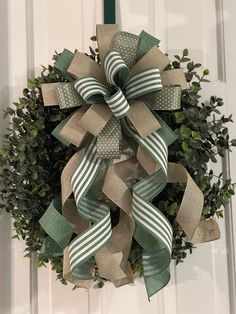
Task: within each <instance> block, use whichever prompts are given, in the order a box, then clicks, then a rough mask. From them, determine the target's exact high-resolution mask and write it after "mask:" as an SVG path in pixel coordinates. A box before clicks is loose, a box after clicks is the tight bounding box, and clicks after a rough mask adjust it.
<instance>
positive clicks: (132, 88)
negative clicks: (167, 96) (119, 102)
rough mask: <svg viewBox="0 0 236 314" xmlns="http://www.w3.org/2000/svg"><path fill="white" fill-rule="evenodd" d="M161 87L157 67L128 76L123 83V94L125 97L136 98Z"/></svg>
mask: <svg viewBox="0 0 236 314" xmlns="http://www.w3.org/2000/svg"><path fill="white" fill-rule="evenodd" d="M161 88H162V83H161V76H160V71H159V69H149V70H145V71H143V72H141V73H139V74H136V75H134V76H131V77H130V78H129V80H128V81H127V83H126V85H125V95H126V97H127V99H136V98H138V97H141V96H144V95H147V94H150V93H153V92H156V91H159V90H160V89H161Z"/></svg>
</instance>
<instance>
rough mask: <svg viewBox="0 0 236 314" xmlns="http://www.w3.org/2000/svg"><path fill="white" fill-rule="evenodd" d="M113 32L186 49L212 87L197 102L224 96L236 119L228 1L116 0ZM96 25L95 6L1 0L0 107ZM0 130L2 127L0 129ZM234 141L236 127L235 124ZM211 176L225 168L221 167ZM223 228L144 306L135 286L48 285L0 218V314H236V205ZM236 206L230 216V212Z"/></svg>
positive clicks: (44, 271)
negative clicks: (142, 33)
mask: <svg viewBox="0 0 236 314" xmlns="http://www.w3.org/2000/svg"><path fill="white" fill-rule="evenodd" d="M116 11H117V23H119V24H120V29H123V30H127V31H130V32H133V33H136V34H138V33H139V32H140V31H141V30H142V29H144V30H146V31H148V32H150V33H151V34H153V35H154V36H156V37H158V38H160V39H161V49H162V50H163V51H166V52H168V53H169V55H170V56H173V55H174V54H176V53H180V52H181V51H182V50H183V48H186V47H187V48H189V51H190V56H191V57H192V58H193V60H195V61H197V62H200V63H202V64H203V66H204V68H208V69H210V79H211V81H212V82H211V83H209V84H206V85H205V86H204V90H203V93H202V94H203V98H204V99H208V98H209V97H210V96H211V95H218V96H222V97H223V98H224V99H225V103H226V104H225V107H224V108H223V109H222V110H223V112H224V113H226V114H227V113H230V112H232V113H234V117H235V119H236V109H235V108H236V107H235V105H234V89H235V70H236V61H235V56H234V51H235V50H236V41H235V35H234V29H236V22H235V13H236V3H235V1H234V0H199V1H194V0H181V1H176V0H149V1H143V0H120V1H118V0H117V3H116ZM102 22H103V8H102V1H101V0H67V1H65V0H60V1H58V0H50V1H48V0H40V1H36V0H0V44H1V58H0V64H1V67H0V68H1V72H2V75H1V80H0V100H1V109H4V107H6V106H7V105H8V103H10V102H12V101H14V100H16V99H17V98H18V97H19V96H20V95H21V91H22V89H23V88H24V87H25V86H26V84H27V77H30V76H33V75H35V74H36V75H37V74H38V73H39V72H40V65H41V64H43V65H48V64H49V63H50V62H51V56H52V55H53V53H54V51H55V50H56V51H62V50H63V48H64V47H66V48H68V49H71V50H74V49H75V48H77V49H78V50H80V51H85V52H86V51H88V46H89V45H91V42H90V40H89V38H90V37H91V36H92V35H94V34H95V25H96V24H97V23H102ZM4 127H5V124H4V122H3V121H2V120H1V124H0V132H1V133H3V132H4ZM231 132H232V136H233V135H234V136H235V137H236V126H235V124H234V126H232V129H231ZM235 158H236V152H234V153H233V154H231V162H230V163H229V160H228V159H226V160H225V161H224V162H223V168H224V171H225V176H227V175H228V174H229V172H231V175H232V177H233V179H234V181H236V163H235ZM214 167H215V169H217V170H219V172H220V171H221V170H222V164H221V160H219V163H218V164H217V166H214ZM231 205H232V206H228V207H227V208H226V211H225V219H224V220H222V221H221V222H220V227H221V239H220V240H218V241H216V242H213V243H208V244H202V245H199V246H198V249H197V250H194V252H193V254H192V255H191V256H189V257H188V258H187V260H186V262H184V263H183V264H181V265H178V266H177V267H176V266H175V265H174V264H172V265H171V272H172V278H171V281H170V283H169V284H168V286H167V287H166V288H165V289H163V290H162V291H161V292H160V293H158V294H157V295H155V296H154V297H153V298H152V299H151V302H148V301H147V298H146V292H145V287H144V284H143V282H142V280H141V279H139V280H137V281H136V282H135V284H133V285H129V286H125V287H122V288H119V289H116V288H114V287H113V286H112V284H107V285H105V287H104V288H103V289H90V290H89V291H84V290H82V289H77V290H73V291H72V290H71V289H72V286H71V285H68V286H67V287H65V286H62V285H61V284H60V283H58V282H57V281H55V275H54V273H53V272H52V270H51V269H50V267H48V268H41V269H39V270H37V269H36V267H35V265H34V261H33V262H30V261H29V260H28V259H26V258H24V257H23V255H24V253H23V250H24V243H23V242H19V241H17V240H10V237H11V234H13V233H14V231H12V227H11V220H10V218H9V216H8V215H7V214H4V213H2V214H1V216H0V278H1V280H0V313H2V314H64V313H66V314H120V313H125V314H126V313H130V314H141V313H142V314H143V313H148V314H189V313H191V314H198V313H201V314H234V313H236V307H235V263H234V250H235V246H234V241H235V240H236V239H235V238H234V237H235V233H234V232H233V226H235V230H236V225H235V223H234V222H235V219H236V215H235V213H234V212H235V208H236V202H235V200H233V204H231ZM233 209H234V211H233Z"/></svg>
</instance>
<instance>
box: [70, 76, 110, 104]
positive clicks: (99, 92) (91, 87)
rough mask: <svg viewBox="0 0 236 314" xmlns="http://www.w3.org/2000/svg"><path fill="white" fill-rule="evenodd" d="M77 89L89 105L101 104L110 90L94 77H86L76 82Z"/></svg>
mask: <svg viewBox="0 0 236 314" xmlns="http://www.w3.org/2000/svg"><path fill="white" fill-rule="evenodd" d="M74 86H75V88H76V90H77V91H78V93H79V94H80V95H81V97H82V98H83V99H84V101H85V102H86V103H87V104H94V103H96V102H101V101H102V100H103V98H104V96H105V95H107V94H108V89H107V88H106V86H104V85H103V84H101V83H99V81H98V80H97V79H95V78H93V77H85V78H81V79H78V80H77V81H76V82H75V85H74Z"/></svg>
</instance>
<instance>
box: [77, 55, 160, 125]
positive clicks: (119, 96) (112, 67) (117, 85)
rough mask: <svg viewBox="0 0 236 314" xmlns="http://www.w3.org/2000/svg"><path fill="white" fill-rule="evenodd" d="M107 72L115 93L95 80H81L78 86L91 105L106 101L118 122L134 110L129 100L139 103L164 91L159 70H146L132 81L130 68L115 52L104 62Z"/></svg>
mask: <svg viewBox="0 0 236 314" xmlns="http://www.w3.org/2000/svg"><path fill="white" fill-rule="evenodd" d="M104 71H105V75H106V79H107V82H108V83H109V84H110V85H111V89H108V88H107V87H106V86H104V85H103V84H101V83H100V82H99V81H98V80H97V79H95V78H93V77H86V78H81V79H78V80H77V81H76V82H75V85H74V86H75V89H76V90H77V91H78V93H79V94H80V96H81V97H82V98H83V99H84V101H85V102H86V103H87V104H94V103H96V102H101V101H103V100H105V102H106V103H107V104H108V106H109V107H110V109H111V111H112V112H113V114H114V116H115V117H116V118H117V119H121V118H123V117H125V116H127V114H128V112H129V110H130V105H129V103H128V101H127V99H128V100H130V99H136V98H138V97H141V96H144V95H148V94H150V93H153V92H156V91H159V90H160V89H161V88H162V84H161V77H160V71H159V69H157V68H154V69H149V70H145V71H143V72H142V73H138V74H136V75H134V76H132V77H130V78H129V69H128V67H127V65H126V64H125V62H124V61H123V60H122V58H121V56H120V55H119V53H118V52H116V51H113V50H111V51H109V52H108V53H107V55H106V57H105V59H104Z"/></svg>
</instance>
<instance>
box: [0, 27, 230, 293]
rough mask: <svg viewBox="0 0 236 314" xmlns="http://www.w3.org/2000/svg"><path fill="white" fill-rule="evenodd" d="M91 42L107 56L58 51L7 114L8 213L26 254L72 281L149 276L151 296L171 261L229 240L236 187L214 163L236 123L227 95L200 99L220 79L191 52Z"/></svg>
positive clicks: (111, 33) (103, 36)
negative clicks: (205, 86)
mask: <svg viewBox="0 0 236 314" xmlns="http://www.w3.org/2000/svg"><path fill="white" fill-rule="evenodd" d="M91 39H92V40H93V41H97V43H98V48H97V49H95V50H93V49H92V48H91V47H90V54H82V53H79V52H78V51H75V52H74V53H72V52H70V51H68V50H66V49H65V50H64V51H63V52H62V53H59V54H58V53H56V54H55V55H54V56H53V60H54V64H53V65H49V66H48V67H47V68H46V67H43V70H42V73H41V76H39V77H37V78H34V79H32V80H29V82H28V88H25V89H24V90H23V96H22V97H21V98H20V99H19V101H18V102H16V103H13V106H10V107H8V108H7V109H6V111H5V113H4V116H5V117H6V118H9V128H8V133H6V134H5V135H4V137H3V145H2V149H1V154H0V170H1V172H0V175H1V187H0V191H1V204H0V206H1V208H4V209H5V210H6V211H7V212H9V213H11V216H12V217H13V219H14V228H15V232H16V235H15V237H17V238H22V239H23V240H25V242H26V256H29V257H30V256H31V254H32V253H33V252H37V253H38V257H39V258H38V264H39V266H42V265H45V263H48V262H50V263H51V264H52V268H53V269H54V270H55V271H56V273H57V277H58V279H59V280H60V281H61V282H62V283H63V284H66V283H67V281H70V282H72V283H74V284H75V287H86V288H88V287H90V286H91V285H92V283H93V282H94V281H96V283H97V285H98V286H99V287H102V286H103V284H104V282H105V281H107V280H111V281H112V282H113V283H114V284H115V286H117V287H118V286H121V285H124V284H127V283H129V282H132V281H133V279H134V275H143V276H144V279H145V284H146V288H147V293H148V296H149V297H150V296H151V295H153V294H154V293H156V292H157V291H159V290H160V289H161V288H163V287H164V286H165V285H166V283H167V282H168V280H169V277H170V274H169V270H168V266H169V263H170V260H171V259H174V260H175V261H176V263H179V262H182V261H183V260H184V259H185V258H186V256H187V252H188V251H189V252H190V253H192V249H193V248H194V243H199V242H206V241H211V240H215V239H218V238H219V236H220V232H219V228H218V225H217V222H216V220H215V217H217V218H218V217H223V210H222V206H225V205H226V204H227V203H228V202H229V199H230V198H231V196H232V195H233V194H234V185H233V184H232V183H231V181H230V180H226V181H225V180H223V178H222V174H219V175H218V174H217V175H216V174H215V173H214V172H213V170H211V169H209V161H211V162H213V163H216V162H217V157H218V156H220V157H224V151H225V150H228V149H229V150H230V148H231V146H236V140H230V138H229V134H228V128H227V123H229V122H232V117H231V116H229V117H226V116H224V115H223V116H221V115H220V111H219V109H218V108H219V107H221V106H222V105H223V101H222V99H221V98H219V97H215V96H212V97H211V98H210V100H209V102H206V103H202V102H201V96H200V91H201V86H202V83H204V82H208V80H207V79H206V76H207V75H208V74H209V71H208V70H207V69H205V70H204V71H203V73H202V74H199V73H200V71H199V68H201V64H199V63H195V62H193V61H191V59H190V58H189V57H188V50H187V49H184V50H183V54H182V55H181V56H179V55H176V56H174V58H175V60H174V61H172V62H171V61H170V60H169V58H168V56H167V55H165V54H163V53H162V52H161V51H160V49H159V48H158V46H159V40H158V39H156V38H154V37H152V36H151V35H150V34H147V33H146V32H144V31H142V32H141V34H140V35H139V36H136V35H133V34H130V33H127V32H121V31H118V29H117V26H116V25H98V26H97V36H96V37H95V36H94V37H92V38H91ZM183 65H184V66H183ZM167 151H168V157H167ZM167 158H168V159H167ZM167 160H168V162H167Z"/></svg>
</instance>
